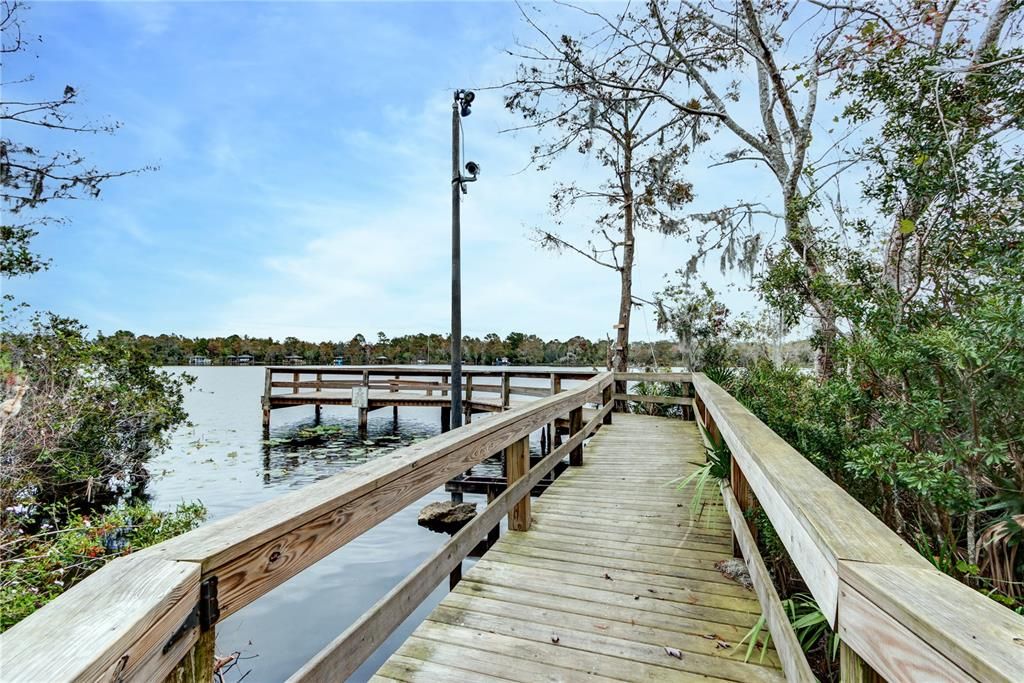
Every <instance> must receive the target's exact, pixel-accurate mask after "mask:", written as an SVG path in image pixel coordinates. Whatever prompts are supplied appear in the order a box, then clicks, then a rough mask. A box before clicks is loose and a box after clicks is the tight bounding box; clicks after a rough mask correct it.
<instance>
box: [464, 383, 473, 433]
mask: <svg viewBox="0 0 1024 683" xmlns="http://www.w3.org/2000/svg"><path fill="white" fill-rule="evenodd" d="M463 384H464V385H465V387H466V401H465V404H464V405H463V408H462V410H463V412H464V413H465V415H464V418H463V420H462V421H463V422H465V423H466V424H470V423H472V422H473V407H472V404H473V375H466V376H465V381H464V382H463Z"/></svg>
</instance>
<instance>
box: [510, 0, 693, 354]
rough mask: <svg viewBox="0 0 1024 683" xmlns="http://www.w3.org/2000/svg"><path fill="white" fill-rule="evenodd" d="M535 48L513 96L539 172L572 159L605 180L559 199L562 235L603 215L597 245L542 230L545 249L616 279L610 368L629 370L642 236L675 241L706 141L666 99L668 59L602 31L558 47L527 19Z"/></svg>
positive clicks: (563, 186)
mask: <svg viewBox="0 0 1024 683" xmlns="http://www.w3.org/2000/svg"><path fill="white" fill-rule="evenodd" d="M523 16H524V18H525V20H526V22H527V23H528V24H529V25H530V27H532V29H533V31H534V33H535V36H536V43H535V44H533V45H530V46H524V47H520V48H519V49H518V50H517V51H515V52H513V53H512V54H513V55H514V56H515V57H517V58H518V59H520V60H521V64H520V66H519V68H518V70H517V73H516V78H515V79H514V80H513V81H511V82H510V83H506V84H505V86H504V87H506V88H507V89H508V95H507V96H506V98H505V105H506V107H507V108H508V109H509V110H511V111H514V112H516V113H518V114H520V115H521V116H522V117H523V118H524V119H525V121H526V123H525V124H524V125H523V126H521V127H520V128H516V129H515V130H522V129H537V130H539V131H540V133H541V135H542V136H544V142H542V143H541V144H538V145H537V146H536V147H534V149H533V155H532V159H533V162H534V163H535V164H536V165H537V166H538V167H541V168H545V167H547V166H549V165H550V164H551V163H552V162H553V160H554V159H555V158H557V157H559V156H561V155H562V154H564V153H566V152H576V153H578V154H580V155H584V156H587V157H590V158H593V159H596V160H597V161H598V163H599V164H600V165H601V166H602V167H603V168H604V169H605V170H606V171H607V176H606V178H605V180H604V181H603V182H601V183H600V184H598V185H597V186H585V185H583V184H582V183H580V182H577V181H576V180H570V181H565V182H560V183H558V184H557V185H556V187H555V190H554V192H553V193H552V195H551V213H552V216H553V218H554V222H555V224H556V225H558V226H565V225H566V222H567V221H571V223H573V224H578V223H579V219H578V218H576V215H577V214H576V213H572V214H570V212H571V211H579V210H580V209H581V208H582V207H583V205H585V204H589V205H591V206H595V207H597V209H598V213H597V216H596V218H595V219H594V222H593V224H592V225H591V226H590V233H591V237H590V238H589V239H585V240H584V241H582V242H581V241H576V240H574V239H573V238H571V237H568V236H565V234H563V233H561V232H559V231H557V230H548V229H544V228H540V229H538V230H537V231H536V238H537V241H538V242H539V243H540V244H541V245H542V246H544V247H547V248H551V249H554V250H556V251H570V252H573V253H576V254H578V255H579V256H582V257H584V258H586V259H588V260H590V261H591V262H593V263H595V264H597V265H599V266H601V267H604V268H608V269H609V270H612V271H614V272H615V273H617V275H618V278H619V302H618V315H617V323H616V341H615V348H614V355H613V360H612V365H613V367H614V368H615V369H616V370H620V371H624V370H626V368H627V366H628V353H629V323H630V316H631V313H632V309H633V306H634V305H635V304H636V303H637V302H636V299H635V297H634V295H633V268H634V264H635V260H636V235H637V232H638V231H640V230H654V231H658V232H661V233H663V234H677V233H679V232H680V229H681V226H680V223H679V222H678V221H677V220H676V219H675V218H674V217H673V215H672V214H673V212H674V211H676V210H678V209H679V208H680V207H681V206H683V205H684V204H686V203H687V202H689V201H690V200H691V199H692V192H691V186H690V184H689V183H688V182H686V181H685V180H684V179H683V178H682V176H681V170H682V166H683V164H684V163H685V161H686V158H687V155H688V154H689V151H690V147H691V144H695V143H696V142H697V141H698V140H699V139H700V138H701V137H702V135H703V133H702V132H701V130H700V127H699V125H700V123H699V121H698V120H694V121H693V122H692V123H691V124H690V126H689V127H688V128H687V127H684V126H681V125H679V124H680V123H681V122H682V121H683V120H684V118H685V116H686V114H685V113H684V112H682V111H680V110H677V109H675V108H674V107H671V106H667V105H666V103H665V101H664V100H662V99H661V98H659V97H658V96H657V95H656V93H658V92H659V91H660V90H661V89H662V88H664V87H665V85H666V83H667V82H668V80H669V79H670V78H671V76H672V72H671V70H669V69H666V68H665V67H664V66H663V64H664V61H665V59H667V58H668V54H667V52H666V53H665V54H662V55H653V54H652V55H650V56H641V57H640V58H639V59H638V58H636V57H637V55H636V54H635V53H630V52H629V51H628V50H627V49H626V48H627V46H628V40H626V39H624V38H623V36H621V35H620V34H619V33H617V32H616V31H615V30H614V29H611V28H608V27H599V28H598V29H597V30H596V31H594V32H591V33H587V34H586V35H582V36H579V37H573V36H569V35H561V36H559V37H557V38H555V37H553V36H552V35H550V34H549V33H548V32H547V31H546V30H545V29H544V28H542V27H541V26H540V24H539V22H538V21H537V19H536V18H535V16H534V15H531V14H529V13H527V12H525V11H524V12H523Z"/></svg>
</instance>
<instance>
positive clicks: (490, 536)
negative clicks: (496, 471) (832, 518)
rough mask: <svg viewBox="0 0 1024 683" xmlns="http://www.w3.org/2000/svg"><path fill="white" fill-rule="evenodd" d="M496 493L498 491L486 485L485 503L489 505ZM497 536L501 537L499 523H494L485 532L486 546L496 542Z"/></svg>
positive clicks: (496, 495)
mask: <svg viewBox="0 0 1024 683" xmlns="http://www.w3.org/2000/svg"><path fill="white" fill-rule="evenodd" d="M498 494H499V492H498V491H495V490H494V487H493V486H488V487H487V504H488V505H490V504H491V502H492V501H493V500H494V499H495V498H497V497H498ZM499 538H501V525H500V524H495V525H494V526H493V527H492V528H491V530H490V531H488V532H487V547H488V548H490V547H491V546H493V545H494V544H495V543H497V542H498V539H499Z"/></svg>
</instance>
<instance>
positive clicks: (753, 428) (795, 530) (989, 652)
mask: <svg viewBox="0 0 1024 683" xmlns="http://www.w3.org/2000/svg"><path fill="white" fill-rule="evenodd" d="M692 381H693V386H694V389H695V391H696V396H695V399H694V407H695V413H696V416H697V419H698V421H700V422H701V423H702V424H704V425H705V427H706V429H707V431H708V432H709V433H710V434H711V436H712V438H713V439H717V438H719V437H720V438H721V439H722V440H724V442H725V443H726V444H727V445H728V447H729V450H730V452H731V457H732V480H731V482H730V485H729V486H724V487H723V493H724V494H725V498H726V505H727V508H729V514H730V519H731V521H732V526H733V530H734V533H735V534H736V537H737V542H738V545H740V546H741V548H742V549H743V550H744V555H745V556H746V555H747V551H748V550H749V549H750V548H751V547H753V550H754V551H755V552H756V546H755V545H754V539H753V536H752V534H751V533H750V529H749V528H748V525H749V520H748V518H747V517H746V515H745V513H748V512H749V511H750V510H751V509H752V508H753V507H754V506H755V505H760V506H761V507H762V508H763V509H764V512H765V513H766V514H767V516H768V518H769V519H770V520H771V523H772V525H773V527H774V528H775V531H776V532H777V533H778V536H779V538H780V539H781V540H782V543H783V544H784V545H785V547H786V550H787V551H788V553H789V557H790V558H791V559H792V561H793V563H794V564H795V565H796V567H797V569H798V570H799V571H800V575H801V577H802V578H803V580H804V582H805V583H806V584H807V587H808V588H809V589H810V591H811V593H812V594H813V596H814V599H815V601H816V602H817V603H818V607H819V608H820V609H821V611H822V613H823V614H824V615H825V617H826V618H827V620H828V622H829V624H830V625H831V626H832V628H833V629H835V630H836V631H837V633H838V635H839V637H840V638H841V641H842V645H841V660H842V661H841V664H840V668H841V677H842V680H843V681H877V680H879V678H881V679H882V680H887V681H893V682H895V681H907V682H910V681H986V682H988V681H1006V682H1007V683H1009V682H1010V681H1021V680H1024V617H1021V616H1019V615H1017V614H1014V613H1013V612H1011V611H1010V610H1008V609H1006V608H1004V607H1002V606H1000V605H998V604H997V603H995V602H994V601H992V600H990V599H989V598H986V597H985V596H983V595H981V594H980V593H978V592H977V591H975V590H972V589H971V588H969V587H967V586H965V585H963V584H962V583H960V582H959V581H956V580H955V579H953V578H951V577H949V576H947V575H946V574H943V573H942V572H940V571H938V570H937V569H935V568H934V567H933V566H932V565H931V564H930V563H929V562H927V561H926V560H925V559H924V558H923V557H921V555H919V554H918V553H917V552H916V551H915V550H914V549H913V548H911V547H910V546H909V545H907V544H906V543H905V542H904V541H903V540H902V539H901V538H900V537H899V536H897V535H896V534H895V533H894V532H893V531H892V530H890V529H889V528H888V527H887V526H886V525H885V524H883V523H882V522H881V521H880V520H879V519H878V518H876V517H875V516H874V515H872V514H871V513H870V512H869V511H868V510H866V509H865V508H864V507H863V506H861V505H860V503H858V502H857V501H856V500H854V499H853V497H852V496H850V495H849V494H848V493H847V492H846V491H844V490H843V489H842V488H841V487H839V486H838V485H836V484H835V483H834V482H833V481H832V480H831V479H829V478H828V477H826V476H825V475H824V474H823V473H822V472H821V471H820V470H818V469H817V468H816V467H815V466H814V465H812V464H811V463H810V462H809V461H808V460H807V459H806V458H804V457H803V456H802V455H800V453H798V452H797V451H796V450H794V449H793V448H792V447H791V446H790V445H789V444H787V443H786V442H785V441H784V440H783V439H782V438H781V437H779V436H778V435H777V434H775V432H773V431H772V430H770V429H769V428H768V427H767V426H765V425H764V423H762V422H761V421H760V420H758V419H757V418H756V417H755V416H754V415H753V414H752V413H750V411H748V410H747V409H746V408H744V407H743V406H742V405H741V404H740V403H739V402H738V401H736V399H734V398H733V397H732V396H730V395H729V394H728V393H727V392H725V391H724V390H723V389H722V388H721V387H719V386H718V385H717V384H715V383H714V382H712V381H710V380H709V379H708V378H707V377H705V376H704V375H703V374H700V373H695V374H694V375H693V379H692ZM747 559H748V566H749V568H750V570H751V577H752V578H753V579H754V582H755V587H757V589H758V594H759V597H761V596H762V593H764V594H765V595H766V596H768V594H769V592H770V593H774V588H772V587H771V584H770V581H769V580H768V577H767V573H766V572H765V570H764V567H763V564H760V565H759V564H758V562H757V561H754V562H751V559H750V558H749V557H748V558H747ZM776 598H777V596H776ZM761 602H762V607H763V608H764V609H765V616H766V619H767V623H768V625H769V627H770V628H771V632H772V634H773V637H774V640H775V644H776V648H777V649H778V651H779V655H780V657H781V658H782V660H783V663H784V665H786V673H787V678H788V680H800V681H803V680H809V677H810V672H809V670H807V669H806V668H805V667H804V666H801V662H799V661H797V659H798V658H800V659H802V657H803V655H802V653H801V652H800V650H799V647H798V646H795V645H794V644H793V643H792V641H791V640H789V641H788V645H787V644H786V642H785V641H786V636H785V630H786V626H788V620H787V619H786V616H785V614H783V613H782V612H781V611H780V610H778V609H771V608H770V607H766V604H768V603H770V602H771V601H770V600H767V601H766V599H765V598H763V597H762V599H761ZM782 622H785V624H783V623H782ZM776 633H779V634H780V635H779V636H776ZM794 650H795V651H794Z"/></svg>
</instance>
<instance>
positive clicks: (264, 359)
mask: <svg viewBox="0 0 1024 683" xmlns="http://www.w3.org/2000/svg"><path fill="white" fill-rule="evenodd" d="M114 336H118V337H123V338H130V339H134V340H135V343H136V344H137V345H138V346H139V348H141V349H142V350H144V351H145V352H146V353H147V354H148V355H149V357H150V358H151V359H152V362H153V363H154V364H155V365H188V364H189V362H190V360H192V359H193V358H197V357H198V358H206V359H208V360H209V361H210V362H211V363H212V364H214V365H228V364H231V363H232V362H234V361H235V359H237V358H238V357H239V356H249V357H251V361H250V362H251V363H253V364H257V365H277V364H287V363H303V364H310V365H315V364H323V365H327V364H331V363H333V362H334V361H335V359H337V358H340V359H342V361H343V362H344V363H345V364H346V365H356V364H372V363H395V364H413V363H417V362H425V363H449V362H451V354H450V353H449V349H450V346H449V338H448V337H447V336H446V335H440V334H411V335H404V336H400V337H390V338H389V337H388V336H387V335H386V334H384V333H383V332H378V333H377V335H376V337H372V338H368V337H364V336H363V335H362V334H357V335H356V336H354V337H352V339H350V340H348V341H347V342H343V341H322V342H310V341H303V340H301V339H298V338H296V337H285V339H284V340H283V341H278V340H275V339H273V338H271V337H249V336H240V335H237V334H233V335H231V336H229V337H195V338H191V337H184V336H181V335H176V334H161V335H159V336H150V335H138V336H136V335H134V334H132V333H131V332H126V331H120V332H117V333H116V334H115V335H114ZM610 343H611V342H610V340H608V339H598V340H593V341H591V340H589V339H587V338H585V337H582V336H576V337H572V338H570V339H567V340H565V341H562V340H559V339H551V340H547V341H545V340H543V339H541V338H540V337H538V336H537V335H535V334H525V333H523V332H512V333H510V334H508V335H507V336H506V337H504V338H502V337H501V336H499V335H498V334H494V333H491V334H488V335H486V336H484V337H483V338H482V339H481V338H479V337H463V340H462V356H463V361H464V362H467V363H474V364H480V365H493V364H495V363H497V362H501V361H502V360H503V359H507V360H508V362H509V363H511V364H513V365H590V366H596V367H604V366H605V365H606V363H607V361H608V358H609V355H608V354H609V345H610ZM737 348H738V350H739V352H740V356H741V358H742V357H747V356H749V357H750V358H753V357H755V356H757V355H763V354H765V353H766V350H765V349H763V348H759V347H757V346H756V345H754V344H738V345H737ZM783 355H784V357H785V358H786V360H789V361H791V362H794V363H797V364H801V365H803V364H807V363H809V362H810V359H811V358H812V351H811V347H810V344H809V343H807V342H791V343H788V344H786V345H785V347H784V349H783ZM629 358H630V363H631V364H633V365H640V366H648V365H650V366H653V365H657V366H673V365H679V363H680V361H681V355H680V353H679V348H678V345H677V344H675V343H674V342H671V341H669V340H665V339H662V340H658V341H651V342H635V343H633V344H631V345H630V353H629Z"/></svg>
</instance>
